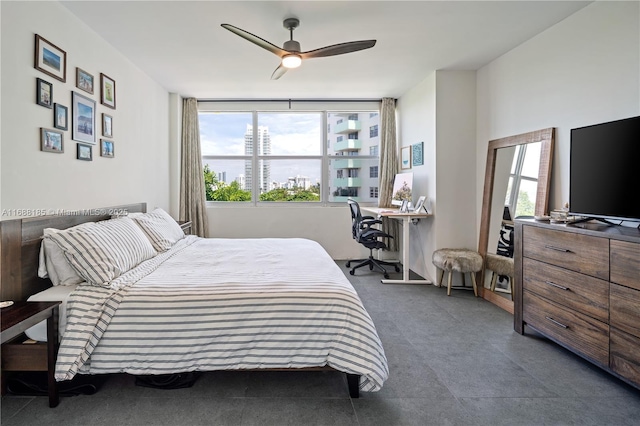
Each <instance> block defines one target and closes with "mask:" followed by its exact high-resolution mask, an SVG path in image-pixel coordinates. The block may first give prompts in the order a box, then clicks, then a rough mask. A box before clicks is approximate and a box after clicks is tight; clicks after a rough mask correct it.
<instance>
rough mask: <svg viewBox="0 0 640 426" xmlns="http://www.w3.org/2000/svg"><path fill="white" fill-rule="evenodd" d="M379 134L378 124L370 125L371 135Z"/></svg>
mask: <svg viewBox="0 0 640 426" xmlns="http://www.w3.org/2000/svg"><path fill="white" fill-rule="evenodd" d="M377 136H378V125H377V124H376V125H375V126H371V127H369V137H370V138H375V137H377Z"/></svg>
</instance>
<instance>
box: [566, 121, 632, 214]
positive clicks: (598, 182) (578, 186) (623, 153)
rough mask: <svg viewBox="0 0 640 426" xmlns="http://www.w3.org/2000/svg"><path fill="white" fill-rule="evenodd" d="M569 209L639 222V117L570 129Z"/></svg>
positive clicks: (578, 212)
mask: <svg viewBox="0 0 640 426" xmlns="http://www.w3.org/2000/svg"><path fill="white" fill-rule="evenodd" d="M569 211H570V213H571V214H573V215H577V216H587V217H593V218H599V219H600V218H602V219H619V220H633V221H640V117H633V118H627V119H624V120H617V121H612V122H608V123H602V124H596V125H593V126H587V127H580V128H577V129H571V153H570V181H569Z"/></svg>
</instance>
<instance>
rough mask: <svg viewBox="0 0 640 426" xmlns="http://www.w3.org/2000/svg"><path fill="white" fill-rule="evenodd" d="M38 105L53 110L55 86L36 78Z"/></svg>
mask: <svg viewBox="0 0 640 426" xmlns="http://www.w3.org/2000/svg"><path fill="white" fill-rule="evenodd" d="M36 103H37V104H38V105H42V106H43V107H46V108H53V84H51V83H49V82H48V81H44V80H43V79H41V78H36Z"/></svg>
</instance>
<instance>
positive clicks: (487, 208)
mask: <svg viewBox="0 0 640 426" xmlns="http://www.w3.org/2000/svg"><path fill="white" fill-rule="evenodd" d="M532 142H542V146H541V148H540V166H539V171H538V188H537V190H536V206H535V215H536V216H542V215H544V214H547V213H548V206H549V186H550V184H551V163H552V158H553V150H554V143H555V128H553V127H549V128H546V129H541V130H536V131H533V132H528V133H522V134H520V135H515V136H508V137H506V138H501V139H494V140H492V141H489V147H488V149H487V166H486V168H485V174H484V192H483V194H482V216H481V219H480V239H479V241H478V253H480V255H481V256H482V258H483V259H486V255H487V248H488V247H487V245H488V244H489V227H490V225H491V202H492V197H493V182H494V177H495V176H494V174H495V168H496V157H497V154H498V149H500V148H506V147H511V146H516V145H523V144H527V143H532ZM479 274H480V276H479V277H477V278H478V280H477V281H478V287H479V290H480V296H481V297H482V298H483V299H485V300H488V301H489V302H491V303H493V304H495V305H498V306H499V307H501V308H502V309H504V310H506V311H508V312H510V313H512V314H513V301H512V300H508V299H506V298H504V297H501V296H498V295H496V294H495V293H493V292H491V291H485V290H486V289H485V288H484V276H485V269H484V264H483V266H482V271H481V272H479ZM512 285H513V283H512Z"/></svg>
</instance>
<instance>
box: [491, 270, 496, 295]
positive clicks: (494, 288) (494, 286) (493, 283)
mask: <svg viewBox="0 0 640 426" xmlns="http://www.w3.org/2000/svg"><path fill="white" fill-rule="evenodd" d="M497 282H498V275H497V274H496V273H495V272H493V271H492V272H491V291H496V283H497Z"/></svg>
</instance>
